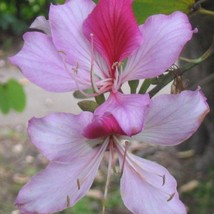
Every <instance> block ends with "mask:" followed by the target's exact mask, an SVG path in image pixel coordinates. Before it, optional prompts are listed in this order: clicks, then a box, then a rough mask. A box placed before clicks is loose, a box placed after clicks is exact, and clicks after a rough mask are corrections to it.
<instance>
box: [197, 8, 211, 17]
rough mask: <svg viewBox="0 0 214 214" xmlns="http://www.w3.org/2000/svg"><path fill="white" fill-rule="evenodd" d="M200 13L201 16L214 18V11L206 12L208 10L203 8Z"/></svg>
mask: <svg viewBox="0 0 214 214" xmlns="http://www.w3.org/2000/svg"><path fill="white" fill-rule="evenodd" d="M198 12H199V13H201V14H206V15H212V16H214V11H212V10H206V9H204V8H202V7H201V8H200V9H199V10H198Z"/></svg>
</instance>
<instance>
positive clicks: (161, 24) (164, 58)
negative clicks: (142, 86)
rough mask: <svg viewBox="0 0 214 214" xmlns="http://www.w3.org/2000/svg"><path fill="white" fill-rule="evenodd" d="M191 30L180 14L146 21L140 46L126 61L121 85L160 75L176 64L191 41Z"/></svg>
mask: <svg viewBox="0 0 214 214" xmlns="http://www.w3.org/2000/svg"><path fill="white" fill-rule="evenodd" d="M191 29H192V27H191V25H190V23H189V20H188V17H187V16H186V15H185V14H183V13H181V12H174V13H172V14H171V15H168V16H167V15H154V16H151V17H149V18H148V19H147V21H146V22H145V24H144V25H142V26H141V27H140V30H141V33H142V35H143V42H142V45H141V47H140V48H139V49H138V50H137V51H136V52H135V53H134V54H133V55H132V56H131V57H130V58H129V59H128V62H127V65H126V69H125V70H124V77H123V78H124V79H123V81H124V82H125V81H127V80H134V79H143V78H152V77H155V76H158V75H160V74H162V73H163V72H164V71H165V70H167V69H168V68H169V67H170V66H171V65H172V64H173V63H175V61H176V60H177V59H178V57H179V55H180V53H181V50H182V49H183V47H184V45H185V44H186V42H187V41H189V40H190V39H191V37H192V34H193V31H192V30H191Z"/></svg>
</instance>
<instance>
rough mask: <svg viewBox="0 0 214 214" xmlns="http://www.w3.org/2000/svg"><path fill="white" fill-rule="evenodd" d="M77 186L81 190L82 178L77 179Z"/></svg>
mask: <svg viewBox="0 0 214 214" xmlns="http://www.w3.org/2000/svg"><path fill="white" fill-rule="evenodd" d="M77 188H78V190H80V180H79V178H78V179H77Z"/></svg>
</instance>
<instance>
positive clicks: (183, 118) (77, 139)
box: [16, 90, 209, 214]
mask: <svg viewBox="0 0 214 214" xmlns="http://www.w3.org/2000/svg"><path fill="white" fill-rule="evenodd" d="M208 111H209V107H208V105H207V103H206V99H205V98H204V96H203V95H202V94H201V92H200V90H197V91H195V92H193V91H184V92H182V93H181V94H178V95H160V96H158V97H155V98H154V99H152V100H150V99H149V96H148V95H147V94H145V95H136V94H135V95H124V94H121V93H119V92H117V93H111V94H110V96H109V98H108V99H107V101H106V102H105V103H103V104H102V105H100V106H99V107H98V108H97V109H96V110H95V112H94V113H91V112H82V113H81V114H79V115H73V114H68V113H53V114H51V115H49V116H47V117H44V118H41V119H38V118H33V119H31V120H30V122H29V128H28V132H29V135H30V138H31V140H32V143H33V144H34V145H35V146H36V147H37V148H38V149H39V150H40V151H41V152H42V153H43V155H44V156H46V157H47V158H48V159H49V161H50V163H49V165H48V166H47V168H46V169H44V170H43V171H41V172H40V173H38V174H37V175H36V176H34V177H33V178H32V179H31V180H30V181H29V183H27V184H26V185H25V186H24V187H23V189H22V190H21V191H20V192H19V195H18V197H17V200H16V204H17V206H18V207H19V208H20V210H21V211H22V213H24V214H29V213H39V214H48V213H54V212H58V211H60V210H63V209H65V208H67V207H72V206H74V204H75V203H76V202H77V201H78V200H80V199H81V198H82V197H83V196H84V195H85V194H86V193H87V191H88V190H89V188H90V187H91V185H92V182H93V180H94V178H95V176H96V172H97V170H98V167H99V165H100V162H101V160H102V158H103V156H104V154H105V153H108V154H109V167H108V176H107V178H108V179H107V180H108V181H109V176H110V173H111V168H114V166H115V165H117V162H116V158H117V157H118V159H119V166H120V172H121V181H120V191H121V196H122V199H123V202H124V204H125V206H126V207H127V208H128V209H129V210H130V211H131V212H133V213H137V214H160V213H165V214H172V213H173V214H185V213H186V209H185V206H184V205H183V203H182V202H181V201H180V200H179V196H178V192H177V190H176V185H177V184H176V181H175V179H174V178H173V177H172V175H170V173H169V172H168V171H167V169H165V168H164V167H162V166H160V165H158V164H157V163H154V162H151V161H149V160H145V159H142V158H140V157H137V156H136V155H134V154H131V153H130V152H129V149H128V145H129V144H131V142H132V141H136V140H137V141H141V142H145V143H149V144H155V145H156V144H158V145H165V146H171V145H177V144H179V143H181V142H182V141H184V140H186V139H187V138H188V137H190V136H191V135H192V134H193V133H194V132H195V131H196V129H197V128H198V127H199V125H200V123H201V122H202V120H203V118H204V117H205V115H206V114H207V112H208ZM119 176H120V175H119ZM107 183H108V182H107Z"/></svg>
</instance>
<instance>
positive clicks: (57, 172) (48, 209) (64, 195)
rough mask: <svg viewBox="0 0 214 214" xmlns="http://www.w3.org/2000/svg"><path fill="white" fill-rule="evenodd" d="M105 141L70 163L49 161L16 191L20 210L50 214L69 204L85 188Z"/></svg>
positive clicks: (96, 165)
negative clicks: (45, 166)
mask: <svg viewBox="0 0 214 214" xmlns="http://www.w3.org/2000/svg"><path fill="white" fill-rule="evenodd" d="M107 145H108V143H107V142H106V143H104V144H103V145H101V146H99V147H96V148H94V149H93V150H91V151H90V152H89V153H87V154H85V155H84V156H82V157H80V158H76V159H75V160H73V161H72V163H69V164H65V163H61V162H51V163H50V164H49V166H48V167H47V168H46V169H45V170H43V171H41V172H40V173H38V174H37V175H36V176H34V177H33V178H32V179H31V180H30V181H29V182H28V183H27V184H26V185H25V186H24V187H23V188H22V189H21V191H20V192H19V194H18V197H17V199H16V205H17V206H18V208H19V209H20V210H21V211H22V213H29V214H32V213H39V214H51V213H55V212H58V211H61V210H63V209H65V208H67V207H72V206H73V205H74V204H75V203H76V202H77V201H78V200H80V199H81V198H82V197H83V196H84V195H85V194H86V193H87V191H88V190H89V188H90V187H91V185H92V182H93V180H94V178H95V176H96V172H97V170H98V167H99V165H100V162H101V160H102V158H103V154H104V152H105V150H106V147H107Z"/></svg>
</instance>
